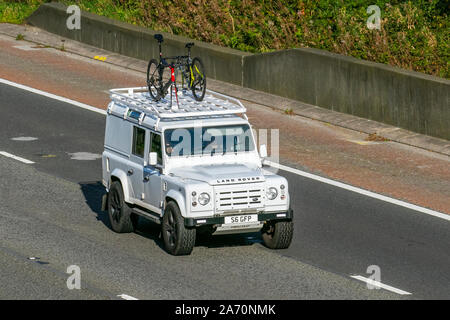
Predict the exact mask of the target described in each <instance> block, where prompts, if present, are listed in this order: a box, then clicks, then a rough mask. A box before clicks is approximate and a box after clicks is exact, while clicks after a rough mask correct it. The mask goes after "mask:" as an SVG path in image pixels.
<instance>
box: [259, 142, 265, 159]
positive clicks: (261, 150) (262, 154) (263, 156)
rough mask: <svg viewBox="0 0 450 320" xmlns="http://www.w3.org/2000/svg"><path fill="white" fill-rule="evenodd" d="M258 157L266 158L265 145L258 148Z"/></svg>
mask: <svg viewBox="0 0 450 320" xmlns="http://www.w3.org/2000/svg"><path fill="white" fill-rule="evenodd" d="M259 155H260V157H261V158H267V147H266V145H265V144H262V145H260V146H259Z"/></svg>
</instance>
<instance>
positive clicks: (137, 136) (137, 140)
mask: <svg viewBox="0 0 450 320" xmlns="http://www.w3.org/2000/svg"><path fill="white" fill-rule="evenodd" d="M144 149H145V130H144V129H142V128H139V127H133V150H132V152H133V154H134V155H135V156H138V157H141V158H143V157H144Z"/></svg>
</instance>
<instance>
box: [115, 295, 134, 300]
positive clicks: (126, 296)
mask: <svg viewBox="0 0 450 320" xmlns="http://www.w3.org/2000/svg"><path fill="white" fill-rule="evenodd" d="M118 297H119V298H122V299H124V300H139V299H137V298H135V297H132V296H129V295H127V294H119V295H118Z"/></svg>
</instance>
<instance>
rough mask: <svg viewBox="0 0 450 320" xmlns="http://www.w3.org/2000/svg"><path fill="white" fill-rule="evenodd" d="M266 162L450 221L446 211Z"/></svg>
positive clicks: (269, 163) (269, 162) (291, 171)
mask: <svg viewBox="0 0 450 320" xmlns="http://www.w3.org/2000/svg"><path fill="white" fill-rule="evenodd" d="M264 163H265V164H268V165H270V166H271V167H273V168H278V169H281V170H284V171H287V172H290V173H294V174H297V175H299V176H302V177H305V178H309V179H313V180H317V181H320V182H322V183H326V184H329V185H332V186H335V187H338V188H341V189H345V190H349V191H353V192H356V193H359V194H362V195H365V196H367V197H370V198H375V199H378V200H382V201H385V202H389V203H392V204H395V205H398V206H401V207H405V208H408V209H411V210H414V211H419V212H422V213H425V214H428V215H430V216H434V217H437V218H441V219H444V220H447V221H450V214H445V213H442V212H438V211H434V210H431V209H428V208H424V207H420V206H417V205H415V204H412V203H408V202H405V201H401V200H397V199H394V198H390V197H387V196H383V195H381V194H378V193H375V192H372V191H367V190H364V189H361V188H357V187H354V186H351V185H349V184H345V183H342V182H338V181H335V180H331V179H327V178H324V177H321V176H318V175H315V174H312V173H308V172H305V171H301V170H298V169H294V168H291V167H287V166H284V165H282V164H278V163H274V162H271V161H264Z"/></svg>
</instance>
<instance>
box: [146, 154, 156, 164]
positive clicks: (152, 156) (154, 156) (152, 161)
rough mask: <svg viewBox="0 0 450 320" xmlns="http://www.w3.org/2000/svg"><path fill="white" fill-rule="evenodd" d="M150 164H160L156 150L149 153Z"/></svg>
mask: <svg viewBox="0 0 450 320" xmlns="http://www.w3.org/2000/svg"><path fill="white" fill-rule="evenodd" d="M148 164H149V165H151V166H156V165H157V164H158V154H157V153H156V152H150V153H149V155H148Z"/></svg>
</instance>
